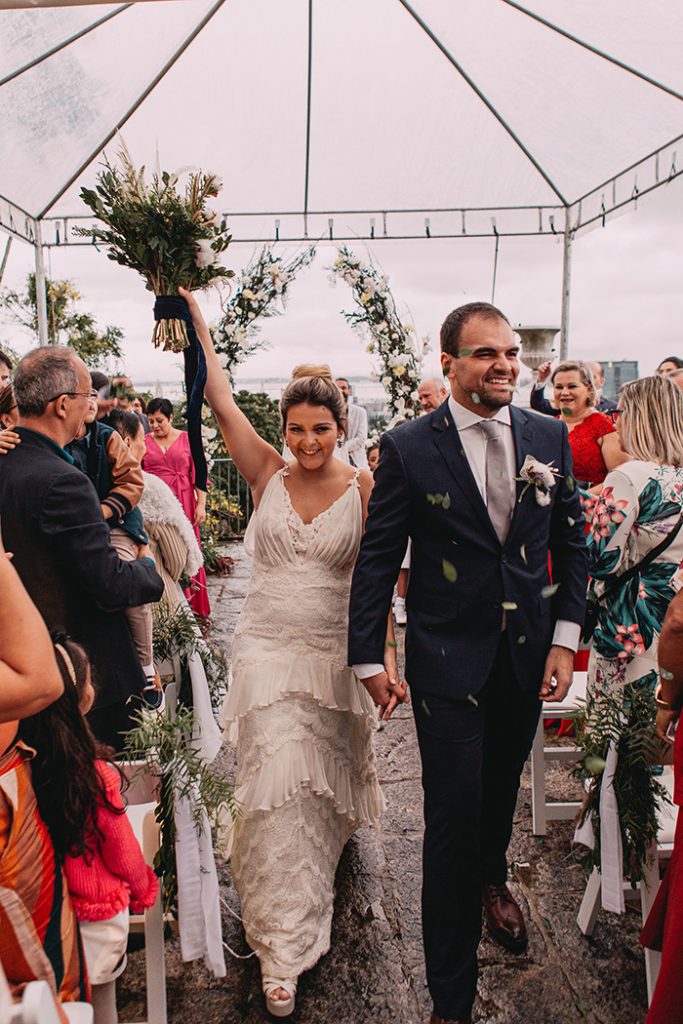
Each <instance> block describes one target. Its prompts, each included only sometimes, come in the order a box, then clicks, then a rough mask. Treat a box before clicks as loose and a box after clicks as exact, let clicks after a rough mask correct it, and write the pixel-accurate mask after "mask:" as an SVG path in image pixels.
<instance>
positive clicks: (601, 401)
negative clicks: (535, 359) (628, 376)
mask: <svg viewBox="0 0 683 1024" xmlns="http://www.w3.org/2000/svg"><path fill="white" fill-rule="evenodd" d="M551 365H552V364H551V362H550V360H548V361H547V362H545V363H541V365H540V366H539V368H538V378H537V380H536V383H535V384H534V386H533V388H532V390H531V397H530V399H529V404H530V405H531V408H532V409H533V410H534V412H542V413H544V415H546V416H559V414H560V410H559V408H558V407H557V405H554V404H553V403H552V402H549V401H548V400H547V398H544V397H543V391H544V388H545V382H546V380H547V379H548V377H549V376H550V367H551ZM584 365H585V366H587V367H588V369H589V371H590V374H591V376H592V378H593V387H594V388H595V409H596V411H597V412H606V413H610V412H614V410H615V409H616V407H617V403H616V402H613V401H612V399H611V398H605V397H604V395H603V393H602V389H603V388H604V386H605V371H604V370H603V368H602V363H593V362H589V363H585V364H584Z"/></svg>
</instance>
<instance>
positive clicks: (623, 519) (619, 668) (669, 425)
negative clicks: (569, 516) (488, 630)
mask: <svg viewBox="0 0 683 1024" xmlns="http://www.w3.org/2000/svg"><path fill="white" fill-rule="evenodd" d="M617 431H618V433H619V438H620V441H621V444H622V446H623V448H624V449H625V450H626V451H627V452H628V453H629V455H630V456H631V459H630V461H629V462H625V463H623V464H622V465H621V466H619V467H618V468H617V469H615V470H612V471H611V472H610V473H609V474H608V475H607V477H606V478H605V482H604V485H603V488H602V491H601V493H600V495H599V496H598V497H597V498H593V499H589V500H588V501H587V502H586V503H585V505H584V508H585V511H586V516H587V518H588V521H589V533H588V545H589V548H590V550H591V564H590V569H589V571H590V575H591V577H592V583H591V589H592V591H593V592H594V594H595V596H596V597H599V596H600V594H601V593H603V591H604V589H605V587H608V588H610V589H611V588H612V587H613V586H614V581H615V580H618V578H619V576H620V575H621V574H622V573H624V572H625V571H626V570H627V569H629V568H630V567H631V566H633V565H635V564H636V563H638V562H640V561H642V559H643V558H644V557H645V556H646V555H647V554H648V552H650V551H652V549H653V548H655V547H657V545H658V544H660V543H661V542H662V540H663V539H664V537H665V536H666V535H667V534H668V533H669V531H670V530H672V529H673V528H674V527H675V526H676V523H677V522H678V520H679V518H680V515H681V509H682V507H683V468H681V467H683V393H682V392H681V391H680V390H679V389H678V388H677V387H676V386H675V385H674V384H673V383H672V382H671V381H670V380H668V379H667V378H666V377H656V376H655V377H646V378H644V379H643V380H638V381H632V382H631V383H629V384H627V385H626V386H625V387H624V388H623V390H622V392H621V400H620V415H619V417H618V420H617ZM681 561H683V530H681V531H680V532H679V534H678V535H677V536H676V538H675V539H674V540H673V543H672V544H671V545H670V546H669V547H668V548H666V550H664V551H663V552H661V554H659V555H658V556H657V557H656V558H655V560H654V561H653V562H651V563H650V565H648V566H647V567H646V568H645V570H644V571H643V572H642V573H637V574H636V575H635V576H632V577H631V578H630V579H629V580H627V582H626V583H625V584H624V585H623V587H621V588H618V589H617V590H616V591H615V592H613V593H612V595H611V596H610V597H609V598H608V599H607V600H605V601H600V602H599V603H598V606H597V609H598V622H597V627H596V630H595V635H594V637H593V650H592V652H591V656H590V661H589V665H588V692H589V694H591V695H592V696H599V694H600V693H604V692H614V691H615V690H621V691H623V690H624V688H625V687H626V686H627V684H630V685H631V686H634V685H635V686H639V685H647V686H650V687H652V689H653V690H654V686H655V683H656V681H657V644H658V640H659V633H660V632H661V628H662V623H663V622H664V616H665V615H666V611H667V608H668V607H669V603H670V601H671V600H672V598H673V596H674V589H673V587H672V584H671V579H672V577H673V576H674V574H675V572H676V571H677V569H678V567H679V565H680V564H681Z"/></svg>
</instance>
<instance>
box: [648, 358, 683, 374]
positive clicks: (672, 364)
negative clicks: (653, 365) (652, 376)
mask: <svg viewBox="0 0 683 1024" xmlns="http://www.w3.org/2000/svg"><path fill="white" fill-rule="evenodd" d="M674 370H683V359H680V358H679V357H678V356H667V357H666V359H662V361H661V363H660V364H659V366H658V367H657V369H656V371H655V372H656V373H661V374H666V373H672V372H673V371H674Z"/></svg>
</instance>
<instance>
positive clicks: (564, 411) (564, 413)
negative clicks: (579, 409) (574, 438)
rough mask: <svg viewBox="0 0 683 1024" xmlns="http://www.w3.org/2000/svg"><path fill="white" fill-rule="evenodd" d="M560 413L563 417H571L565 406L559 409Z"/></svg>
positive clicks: (569, 410) (570, 412)
mask: <svg viewBox="0 0 683 1024" xmlns="http://www.w3.org/2000/svg"><path fill="white" fill-rule="evenodd" d="M560 412H561V413H562V414H563V415H564V416H571V414H572V411H571V409H569V408H567V406H565V407H564V408H563V409H560Z"/></svg>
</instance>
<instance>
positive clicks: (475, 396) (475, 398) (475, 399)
mask: <svg viewBox="0 0 683 1024" xmlns="http://www.w3.org/2000/svg"><path fill="white" fill-rule="evenodd" d="M472 401H473V402H474V404H475V405H479V404H480V403H481V398H480V397H479V395H478V394H477V392H476V391H473V392H472Z"/></svg>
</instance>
